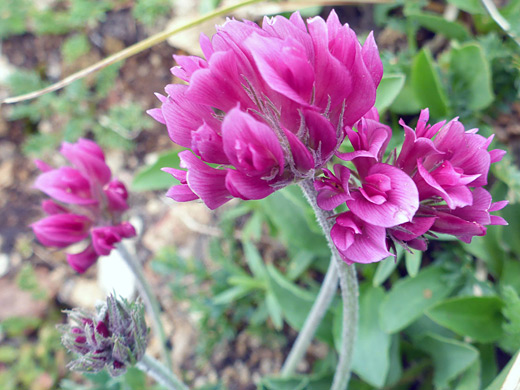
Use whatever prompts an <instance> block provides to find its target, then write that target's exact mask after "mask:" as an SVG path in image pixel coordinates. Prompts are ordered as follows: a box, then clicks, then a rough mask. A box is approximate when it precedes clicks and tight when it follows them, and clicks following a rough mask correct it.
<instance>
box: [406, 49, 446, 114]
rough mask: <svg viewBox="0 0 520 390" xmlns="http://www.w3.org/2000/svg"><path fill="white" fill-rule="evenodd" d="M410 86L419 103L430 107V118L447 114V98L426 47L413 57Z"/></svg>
mask: <svg viewBox="0 0 520 390" xmlns="http://www.w3.org/2000/svg"><path fill="white" fill-rule="evenodd" d="M411 80H412V88H413V91H414V94H415V97H416V99H417V101H418V102H419V104H420V105H421V106H422V108H424V107H428V108H429V109H430V115H431V117H432V118H444V117H446V116H447V115H448V99H447V97H446V91H445V90H444V86H443V85H442V83H441V81H440V77H439V74H438V73H437V69H436V68H435V63H434V60H433V57H432V55H431V53H430V51H429V50H428V49H422V50H421V51H420V52H419V53H418V54H417V55H416V56H415V58H414V60H413V63H412V72H411Z"/></svg>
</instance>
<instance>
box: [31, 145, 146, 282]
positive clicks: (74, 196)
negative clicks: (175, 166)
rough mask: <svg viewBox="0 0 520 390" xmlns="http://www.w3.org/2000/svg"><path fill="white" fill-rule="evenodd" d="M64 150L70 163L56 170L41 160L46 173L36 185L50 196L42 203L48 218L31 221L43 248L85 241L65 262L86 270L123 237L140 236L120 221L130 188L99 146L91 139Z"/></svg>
mask: <svg viewBox="0 0 520 390" xmlns="http://www.w3.org/2000/svg"><path fill="white" fill-rule="evenodd" d="M61 153H62V154H63V155H64V156H65V157H66V158H67V159H68V160H69V161H70V162H71V163H72V166H64V167H60V168H56V169H53V168H52V167H50V166H49V165H48V164H46V163H44V162H42V161H37V162H36V165H37V166H38V168H39V169H40V170H41V171H42V173H41V174H40V176H39V177H38V178H37V179H36V182H35V184H34V186H35V187H36V188H37V189H39V190H40V191H42V192H43V193H45V194H46V195H48V196H49V197H51V198H52V200H51V199H47V200H44V201H43V202H42V209H43V211H44V212H45V213H46V214H47V215H48V216H47V217H45V218H43V219H41V220H39V221H37V222H35V223H33V224H32V225H31V227H32V229H33V231H34V234H35V235H36V237H37V238H38V240H39V241H40V242H41V243H42V244H43V245H45V246H50V247H57V248H66V247H68V246H70V245H73V244H77V243H80V242H84V243H85V244H84V245H85V249H84V250H83V251H81V252H79V253H74V254H72V253H68V254H67V261H68V263H69V264H70V266H71V267H72V268H73V269H74V270H76V271H77V272H80V273H83V272H85V271H86V270H87V269H88V268H89V267H90V266H92V265H93V264H94V263H95V262H96V260H97V258H98V257H99V256H103V255H108V254H109V253H110V251H111V250H112V249H114V245H115V244H116V243H118V242H120V241H121V240H122V239H123V238H129V237H133V236H135V235H136V232H135V229H134V228H133V227H132V225H130V224H129V223H128V222H123V221H121V216H122V213H123V212H124V211H125V210H127V209H128V203H127V199H128V192H127V190H126V187H125V185H124V184H123V183H121V182H120V181H118V180H116V179H112V180H111V176H112V174H111V171H110V168H109V167H108V165H107V164H106V162H105V156H104V154H103V151H102V150H101V148H100V147H99V146H98V145H97V144H96V143H95V142H93V141H90V140H87V139H80V140H79V141H78V142H76V143H73V144H71V143H67V142H64V143H63V145H62V147H61Z"/></svg>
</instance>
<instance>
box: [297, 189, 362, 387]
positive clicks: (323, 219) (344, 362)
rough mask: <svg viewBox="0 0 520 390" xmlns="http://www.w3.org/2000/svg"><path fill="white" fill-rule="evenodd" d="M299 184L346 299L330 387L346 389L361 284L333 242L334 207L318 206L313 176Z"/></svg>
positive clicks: (352, 267) (344, 299)
mask: <svg viewBox="0 0 520 390" xmlns="http://www.w3.org/2000/svg"><path fill="white" fill-rule="evenodd" d="M300 187H301V189H302V191H303V193H304V194H305V197H306V198H307V201H308V202H309V204H310V205H311V206H312V208H313V210H314V213H315V214H316V218H317V220H318V222H319V224H320V226H321V228H322V230H323V233H324V234H325V237H326V239H327V242H328V244H329V247H330V250H331V252H332V259H333V260H334V262H335V265H336V271H337V274H338V277H339V284H340V287H341V298H342V302H343V331H342V334H341V336H342V338H341V347H340V353H339V361H338V365H337V366H336V371H335V374H334V380H333V382H332V387H331V390H345V389H346V388H347V387H348V382H349V380H350V369H351V365H352V354H353V351H354V341H355V339H356V333H357V323H358V296H359V288H358V281H357V275H356V269H355V268H354V265H347V264H346V263H345V262H344V261H343V260H342V259H341V257H340V255H339V253H338V251H337V249H336V246H335V245H334V242H332V238H331V236H330V230H331V229H332V225H333V220H332V218H331V217H332V216H333V213H332V212H331V211H325V210H322V209H321V208H319V207H318V203H317V201H316V196H317V192H316V190H315V189H314V183H313V180H312V179H307V180H304V181H302V182H301V183H300Z"/></svg>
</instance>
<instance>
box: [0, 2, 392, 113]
mask: <svg viewBox="0 0 520 390" xmlns="http://www.w3.org/2000/svg"><path fill="white" fill-rule="evenodd" d="M263 1H265V0H246V1H242V2H240V3H238V4H233V5H230V6H228V7H221V8H218V9H216V10H215V11H213V12H209V13H207V14H205V15H203V16H201V17H199V18H197V19H195V20H192V21H190V22H188V23H186V24H184V25H182V26H180V27H175V28H172V29H167V30H165V31H162V32H160V33H157V34H155V35H152V36H151V37H148V38H146V39H144V40H142V41H141V42H137V43H136V44H134V45H132V46H129V47H127V48H126V49H123V50H121V51H119V52H117V53H115V54H112V55H111V56H108V57H107V58H104V59H102V60H101V61H99V62H96V63H95V64H93V65H91V66H88V67H86V68H84V69H82V70H80V71H79V72H76V73H73V74H71V75H70V76H68V77H66V78H64V79H63V80H60V81H58V82H57V83H54V84H52V85H49V86H48V87H45V88H42V89H39V90H37V91H33V92H29V93H25V94H23V95H19V96H13V97H8V98H5V99H3V100H0V105H2V104H13V103H19V102H23V101H26V100H31V99H35V98H37V97H39V96H42V95H45V94H46V93H49V92H54V91H58V90H60V89H62V88H63V87H66V86H67V85H69V84H71V83H73V82H74V81H76V80H80V79H82V78H84V77H86V76H88V75H89V74H90V73H93V72H97V71H98V70H101V69H103V68H105V67H107V66H109V65H112V64H114V63H116V62H119V61H122V60H125V59H127V58H129V57H131V56H133V55H136V54H138V53H140V52H142V51H144V50H146V49H149V48H150V47H152V46H155V45H157V44H158V43H161V42H163V41H165V40H166V39H168V38H169V37H170V36H172V35H174V34H177V33H179V32H181V31H184V30H188V29H190V28H191V27H194V26H197V25H199V24H201V23H203V22H205V21H208V20H210V19H213V18H215V17H217V16H221V15H225V14H227V13H230V12H231V11H234V10H236V9H239V8H242V7H246V6H248V5H252V4H255V3H260V2H263ZM394 1H395V0H295V1H294V3H292V2H291V8H297V7H298V6H310V5H320V6H323V5H335V4H336V5H347V4H369V3H372V4H383V3H393V2H394ZM289 2H290V0H289Z"/></svg>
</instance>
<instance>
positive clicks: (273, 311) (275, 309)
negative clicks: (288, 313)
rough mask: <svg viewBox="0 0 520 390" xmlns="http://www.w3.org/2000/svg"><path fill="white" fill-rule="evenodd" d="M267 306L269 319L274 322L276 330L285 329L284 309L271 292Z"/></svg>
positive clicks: (266, 300)
mask: <svg viewBox="0 0 520 390" xmlns="http://www.w3.org/2000/svg"><path fill="white" fill-rule="evenodd" d="M265 304H266V307H267V311H268V312H269V317H271V321H273V325H274V327H275V329H277V330H281V329H282V327H283V315H282V308H281V307H280V304H279V303H278V301H277V300H276V297H275V295H274V294H273V293H272V292H271V291H269V292H268V293H267V295H266V297H265Z"/></svg>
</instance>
